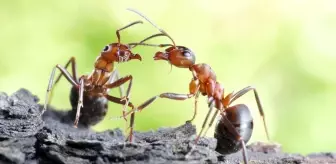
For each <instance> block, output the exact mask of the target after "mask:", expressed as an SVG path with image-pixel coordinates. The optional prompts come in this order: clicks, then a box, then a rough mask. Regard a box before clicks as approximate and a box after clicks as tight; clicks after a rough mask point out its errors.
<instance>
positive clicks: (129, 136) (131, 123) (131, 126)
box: [127, 113, 135, 142]
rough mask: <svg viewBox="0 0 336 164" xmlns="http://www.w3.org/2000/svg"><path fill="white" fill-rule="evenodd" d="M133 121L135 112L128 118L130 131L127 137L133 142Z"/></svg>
mask: <svg viewBox="0 0 336 164" xmlns="http://www.w3.org/2000/svg"><path fill="white" fill-rule="evenodd" d="M134 121H135V113H132V114H131V119H130V127H129V128H130V132H129V135H128V137H127V139H128V141H129V142H133V128H134Z"/></svg>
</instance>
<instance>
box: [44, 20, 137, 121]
mask: <svg viewBox="0 0 336 164" xmlns="http://www.w3.org/2000/svg"><path fill="white" fill-rule="evenodd" d="M139 23H143V22H142V21H135V22H133V23H130V24H128V25H126V26H125V27H122V28H120V29H118V30H117V31H116V35H117V38H118V42H117V43H111V44H108V45H107V46H105V47H104V49H103V50H102V52H101V53H100V55H99V56H98V58H97V59H96V61H95V63H94V70H93V71H92V73H91V74H89V75H83V76H80V77H79V78H77V70H76V61H75V58H74V57H72V58H71V59H70V60H69V61H68V62H67V64H66V65H65V67H63V66H61V65H59V64H57V65H56V66H55V67H54V68H53V70H52V72H51V76H50V79H49V84H48V88H47V93H46V97H45V104H44V108H43V111H42V114H43V113H44V112H45V111H46V110H47V105H48V103H49V95H50V93H51V90H52V88H53V85H54V84H56V83H57V82H58V81H59V80H60V78H61V77H62V75H64V76H65V77H66V79H67V80H68V82H70V83H71V84H72V89H71V93H70V101H71V105H72V111H73V115H74V117H75V120H74V126H75V127H77V125H78V122H79V123H80V124H81V125H85V126H88V125H94V124H96V123H98V122H99V121H101V120H102V119H103V118H104V117H105V115H106V112H107V108H108V105H107V104H108V101H111V102H114V103H117V104H122V105H124V107H123V108H124V110H123V114H125V113H126V108H127V106H129V107H131V108H134V106H133V104H132V103H130V102H129V95H130V91H131V87H132V80H133V77H132V75H127V76H125V77H122V78H119V77H118V76H119V75H118V72H117V70H115V69H114V65H115V62H118V63H122V62H127V61H130V60H133V59H138V60H141V56H140V55H139V54H133V53H132V52H131V48H130V46H129V45H127V44H122V43H120V34H119V32H120V31H121V30H124V29H126V28H128V27H131V26H133V25H135V24H139ZM70 64H71V68H72V70H71V72H72V75H71V74H70V73H69V72H68V71H67V67H68V66H69V65H70ZM56 69H59V70H60V71H61V74H60V75H59V76H58V77H57V79H56V81H55V83H54V76H55V71H56ZM127 81H129V85H128V88H127V91H126V95H125V96H124V97H122V98H118V97H114V96H111V95H109V94H108V92H109V90H110V89H112V88H116V87H120V86H121V85H122V84H124V83H126V82H127ZM121 94H122V93H121ZM124 118H125V117H124Z"/></svg>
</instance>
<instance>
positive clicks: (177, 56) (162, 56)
mask: <svg viewBox="0 0 336 164" xmlns="http://www.w3.org/2000/svg"><path fill="white" fill-rule="evenodd" d="M154 60H167V61H169V63H171V64H172V65H174V66H176V67H179V68H189V67H191V66H192V65H194V64H195V54H194V53H193V52H192V51H191V50H190V49H189V48H187V47H184V46H171V47H169V48H167V49H166V50H165V52H157V53H156V54H155V56H154Z"/></svg>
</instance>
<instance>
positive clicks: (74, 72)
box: [48, 57, 78, 104]
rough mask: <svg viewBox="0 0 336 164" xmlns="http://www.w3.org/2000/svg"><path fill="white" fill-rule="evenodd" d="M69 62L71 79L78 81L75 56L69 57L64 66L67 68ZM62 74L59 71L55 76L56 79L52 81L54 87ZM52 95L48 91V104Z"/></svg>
mask: <svg viewBox="0 0 336 164" xmlns="http://www.w3.org/2000/svg"><path fill="white" fill-rule="evenodd" d="M70 64H71V72H72V79H73V80H74V81H76V83H78V79H77V67H76V60H75V57H71V58H70V60H69V61H68V62H67V63H66V64H65V66H64V68H65V69H68V67H69V65H70ZM62 75H63V74H62V73H60V74H59V75H58V76H57V78H56V80H55V82H54V84H53V86H54V87H55V85H56V84H57V83H58V81H59V80H60V79H61V77H62ZM52 97H53V92H50V98H49V102H48V104H50V101H51V100H52Z"/></svg>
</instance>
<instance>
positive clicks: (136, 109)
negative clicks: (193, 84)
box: [125, 93, 195, 116]
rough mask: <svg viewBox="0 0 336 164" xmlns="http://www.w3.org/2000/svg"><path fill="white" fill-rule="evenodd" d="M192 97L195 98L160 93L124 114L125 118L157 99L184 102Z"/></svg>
mask: <svg viewBox="0 0 336 164" xmlns="http://www.w3.org/2000/svg"><path fill="white" fill-rule="evenodd" d="M194 96H195V94H178V93H162V94H160V95H157V96H154V97H152V98H150V99H148V100H147V101H145V102H144V103H142V104H141V105H140V106H138V107H137V108H134V109H133V110H131V111H129V112H127V113H126V114H125V116H128V115H129V114H132V113H134V112H137V111H142V110H143V109H145V108H146V107H147V106H148V105H150V104H151V103H153V102H154V101H155V100H156V99H157V98H168V99H172V100H186V99H189V98H191V97H194Z"/></svg>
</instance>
